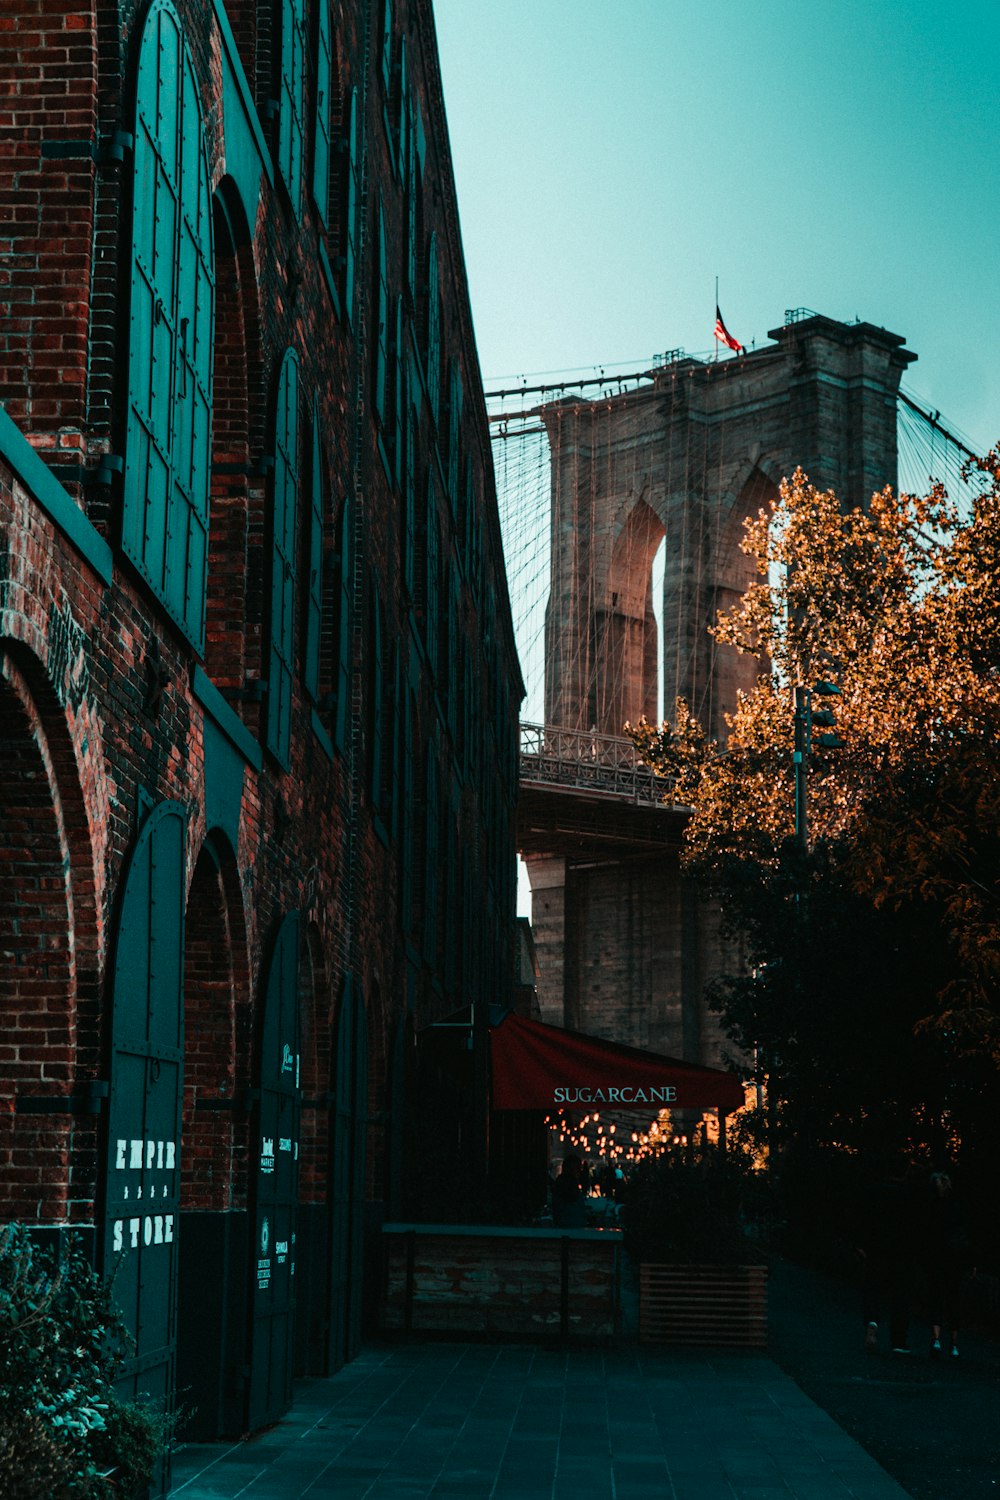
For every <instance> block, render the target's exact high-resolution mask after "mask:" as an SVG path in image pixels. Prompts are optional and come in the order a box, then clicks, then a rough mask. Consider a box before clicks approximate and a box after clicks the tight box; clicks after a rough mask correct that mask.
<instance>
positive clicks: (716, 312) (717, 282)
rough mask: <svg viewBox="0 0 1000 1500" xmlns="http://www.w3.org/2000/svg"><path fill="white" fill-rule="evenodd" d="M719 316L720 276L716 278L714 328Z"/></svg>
mask: <svg viewBox="0 0 1000 1500" xmlns="http://www.w3.org/2000/svg"><path fill="white" fill-rule="evenodd" d="M718 316H719V278H718V276H716V278H715V314H714V317H713V319H712V327H713V328H714V327H715V318H717V317H718ZM715 357H716V359H718V357H719V340H718V339H716V341H715Z"/></svg>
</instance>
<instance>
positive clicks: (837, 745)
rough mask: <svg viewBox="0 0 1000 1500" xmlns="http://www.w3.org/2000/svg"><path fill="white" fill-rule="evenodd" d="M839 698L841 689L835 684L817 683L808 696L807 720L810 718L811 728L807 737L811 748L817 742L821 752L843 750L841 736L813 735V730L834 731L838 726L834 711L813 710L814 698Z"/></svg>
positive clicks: (827, 709) (834, 734)
mask: <svg viewBox="0 0 1000 1500" xmlns="http://www.w3.org/2000/svg"><path fill="white" fill-rule="evenodd" d="M839 697H840V688H839V687H838V686H837V684H836V683H835V682H817V683H816V684H815V685H814V687H813V689H812V692H811V693H810V694H808V695H807V698H806V715H807V718H808V721H809V728H808V731H807V736H808V740H809V745H810V748H811V746H812V743H813V742H814V741H815V743H816V744H817V745H818V746H819V748H820V749H821V750H841V749H843V745H844V742H843V740H842V739H841V738H840V735H839V734H836V733H833V734H817V735H815V736H814V735H813V729H815V728H820V729H834V728H835V726H836V723H837V721H836V719H835V718H834V716H833V711H832V709H829V708H813V706H812V699H813V698H839Z"/></svg>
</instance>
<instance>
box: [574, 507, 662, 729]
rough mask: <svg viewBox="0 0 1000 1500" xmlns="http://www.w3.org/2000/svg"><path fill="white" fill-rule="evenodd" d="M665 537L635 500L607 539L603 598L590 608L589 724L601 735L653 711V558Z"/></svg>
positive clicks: (656, 672) (656, 633) (656, 634)
mask: <svg viewBox="0 0 1000 1500" xmlns="http://www.w3.org/2000/svg"><path fill="white" fill-rule="evenodd" d="M664 536H665V534H664V527H663V522H662V521H661V520H660V518H659V516H658V515H656V513H655V511H653V510H652V508H651V507H650V506H649V505H648V504H647V503H646V501H645V500H642V499H640V500H638V501H637V502H636V503H635V504H634V505H633V506H632V508H631V510H630V511H629V513H628V516H627V517H626V519H625V522H624V524H623V525H622V527H621V529H620V531H619V532H618V534H617V536H616V537H615V538H614V541H613V542H612V546H611V556H610V559H609V563H608V569H607V575H606V584H605V590H604V598H603V600H601V601H600V603H599V604H598V607H597V609H596V610H595V613H594V663H595V667H594V678H593V690H592V698H591V704H590V724H591V725H592V726H593V727H594V728H596V729H597V730H598V731H599V732H600V733H602V734H611V735H620V734H621V733H622V731H623V728H624V725H625V722H626V720H633V721H634V720H636V719H638V718H640V717H642V716H645V717H646V718H647V719H654V718H655V717H656V714H657V705H658V696H659V695H658V683H659V677H660V667H659V662H660V657H661V655H662V653H661V651H660V628H659V624H658V622H657V618H656V613H655V611H654V608H653V563H654V560H655V558H656V556H657V554H658V552H659V551H660V549H661V548H662V546H663V544H664Z"/></svg>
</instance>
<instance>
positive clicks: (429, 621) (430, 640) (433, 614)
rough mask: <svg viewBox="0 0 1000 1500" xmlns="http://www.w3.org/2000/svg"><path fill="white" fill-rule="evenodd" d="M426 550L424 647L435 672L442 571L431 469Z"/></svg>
mask: <svg viewBox="0 0 1000 1500" xmlns="http://www.w3.org/2000/svg"><path fill="white" fill-rule="evenodd" d="M425 534H426V550H425V553H424V566H425V570H426V571H425V575H424V645H425V647H426V648H427V660H428V661H429V662H430V663H431V669H432V670H435V669H436V667H437V659H438V582H439V569H440V552H441V532H440V528H439V526H438V508H437V486H436V485H435V483H434V475H433V473H432V471H431V470H430V469H428V471H427V520H426V533H425Z"/></svg>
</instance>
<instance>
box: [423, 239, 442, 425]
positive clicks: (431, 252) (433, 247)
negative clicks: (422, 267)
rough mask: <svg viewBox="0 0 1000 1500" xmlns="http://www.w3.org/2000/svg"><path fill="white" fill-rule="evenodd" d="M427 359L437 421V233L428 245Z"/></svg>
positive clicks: (439, 338) (439, 392) (425, 347)
mask: <svg viewBox="0 0 1000 1500" xmlns="http://www.w3.org/2000/svg"><path fill="white" fill-rule="evenodd" d="M424 349H425V355H426V360H427V396H428V399H429V400H430V403H431V411H432V412H433V414H434V421H435V422H437V418H438V406H439V404H440V399H441V302H440V295H439V292H438V254H437V235H436V234H432V235H431V240H430V244H429V245H428V247H427V307H426V327H425V330H424Z"/></svg>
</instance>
